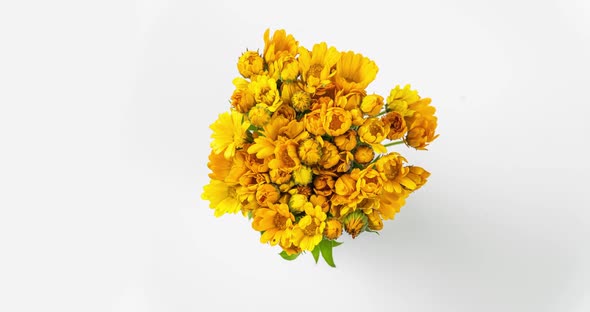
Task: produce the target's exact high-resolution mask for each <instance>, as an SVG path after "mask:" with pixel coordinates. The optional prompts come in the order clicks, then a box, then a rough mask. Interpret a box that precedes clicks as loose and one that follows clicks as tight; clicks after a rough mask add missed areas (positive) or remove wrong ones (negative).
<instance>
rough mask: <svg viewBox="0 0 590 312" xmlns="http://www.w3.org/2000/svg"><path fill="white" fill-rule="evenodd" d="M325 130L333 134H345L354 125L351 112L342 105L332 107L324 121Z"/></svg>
mask: <svg viewBox="0 0 590 312" xmlns="http://www.w3.org/2000/svg"><path fill="white" fill-rule="evenodd" d="M323 126H324V130H326V133H327V134H328V135H331V136H339V135H343V134H344V133H345V132H346V131H348V129H350V126H352V116H351V115H350V112H349V111H347V110H344V109H343V108H340V107H330V108H328V110H327V111H326V117H325V119H324V122H323Z"/></svg>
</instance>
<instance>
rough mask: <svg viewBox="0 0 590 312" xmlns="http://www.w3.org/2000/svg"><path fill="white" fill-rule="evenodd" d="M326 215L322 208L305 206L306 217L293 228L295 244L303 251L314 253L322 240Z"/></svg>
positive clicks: (308, 204)
mask: <svg viewBox="0 0 590 312" xmlns="http://www.w3.org/2000/svg"><path fill="white" fill-rule="evenodd" d="M325 221H326V213H324V212H323V211H322V207H320V206H315V207H314V206H313V205H312V204H311V203H307V204H306V205H305V216H304V217H303V218H301V220H299V222H298V223H297V225H296V226H295V227H294V228H293V242H294V243H295V245H297V246H299V247H300V248H301V249H302V250H308V251H312V250H313V249H314V248H315V246H317V245H318V244H319V243H320V241H321V240H322V237H323V233H324V228H325V227H326V222H325Z"/></svg>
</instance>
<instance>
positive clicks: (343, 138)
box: [334, 130, 357, 151]
mask: <svg viewBox="0 0 590 312" xmlns="http://www.w3.org/2000/svg"><path fill="white" fill-rule="evenodd" d="M334 144H336V146H337V147H338V148H339V149H340V150H341V151H352V150H353V149H354V148H355V147H356V144H357V139H356V131H354V130H348V131H346V132H345V133H344V134H343V135H339V136H337V137H335V138H334Z"/></svg>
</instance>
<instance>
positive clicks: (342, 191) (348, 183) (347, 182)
mask: <svg viewBox="0 0 590 312" xmlns="http://www.w3.org/2000/svg"><path fill="white" fill-rule="evenodd" d="M353 172H354V173H355V174H358V172H359V169H353V170H352V172H351V173H349V174H343V175H341V176H340V177H338V180H336V183H335V184H334V192H336V194H338V195H342V196H350V195H352V194H353V193H354V192H355V191H356V180H355V179H354V178H353V176H352V173H353Z"/></svg>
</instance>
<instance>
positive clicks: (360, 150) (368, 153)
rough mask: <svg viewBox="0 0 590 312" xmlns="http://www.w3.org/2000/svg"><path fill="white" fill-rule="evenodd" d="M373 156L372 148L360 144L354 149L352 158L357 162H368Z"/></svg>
mask: <svg viewBox="0 0 590 312" xmlns="http://www.w3.org/2000/svg"><path fill="white" fill-rule="evenodd" d="M374 157H375V151H373V148H372V147H370V146H367V145H360V146H359V147H357V148H356V149H355V151H354V160H355V161H356V162H358V163H359V164H363V165H364V164H368V163H370V162H371V161H373V158H374Z"/></svg>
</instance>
